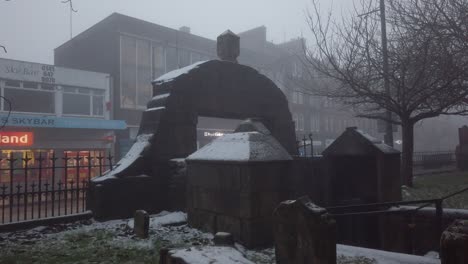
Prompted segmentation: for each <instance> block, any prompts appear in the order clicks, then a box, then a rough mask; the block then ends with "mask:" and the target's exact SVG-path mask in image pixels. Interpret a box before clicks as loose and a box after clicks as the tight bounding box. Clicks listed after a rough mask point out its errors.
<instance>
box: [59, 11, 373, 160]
mask: <svg viewBox="0 0 468 264" xmlns="http://www.w3.org/2000/svg"><path fill="white" fill-rule="evenodd" d="M266 33H267V32H266V27H264V26H261V27H258V28H254V29H252V30H249V31H246V32H242V33H238V35H239V36H240V37H241V52H240V57H239V58H238V61H239V63H242V64H245V65H249V66H252V67H254V68H255V69H257V70H258V71H259V72H261V73H263V74H265V75H267V76H268V77H270V79H272V80H273V81H275V82H276V84H277V85H278V86H279V87H280V88H281V89H282V90H283V92H284V93H285V94H286V96H287V97H288V99H289V102H290V109H291V112H292V114H293V117H294V120H295V121H296V131H297V136H298V138H302V137H303V136H304V135H308V134H309V133H310V132H313V133H314V135H313V136H314V141H316V142H315V143H316V144H317V150H320V149H321V148H323V147H324V146H325V145H326V144H329V143H330V142H331V141H332V140H333V139H334V138H336V136H337V135H338V134H339V133H340V132H342V131H343V130H344V128H345V127H346V126H355V125H357V126H359V127H360V128H363V129H365V130H367V131H369V132H370V133H371V134H374V133H373V132H374V131H375V129H376V125H375V124H374V123H372V122H369V121H364V120H358V119H353V118H349V117H348V116H347V115H345V114H344V113H342V112H340V111H337V107H336V105H334V104H333V103H332V102H330V101H329V100H324V99H322V98H315V97H310V96H309V95H307V94H305V93H302V92H297V91H296V90H297V89H295V88H294V85H292V83H293V82H291V80H292V79H293V78H302V74H303V71H302V67H301V66H302V64H301V63H300V61H299V60H298V59H296V58H297V56H296V55H297V52H298V51H300V49H299V48H300V47H302V41H303V40H302V39H300V38H299V39H295V40H291V41H288V42H285V43H281V44H274V43H272V42H269V41H267V37H266ZM54 58H55V65H57V66H64V67H71V68H76V69H82V70H91V71H99V72H107V73H110V74H111V75H112V76H113V80H114V83H113V87H114V89H113V98H114V99H113V102H112V106H111V107H112V111H113V116H114V118H115V119H122V120H125V121H126V123H127V125H128V129H126V130H124V131H119V132H117V142H116V153H117V156H119V154H120V156H122V155H123V154H124V153H126V151H127V150H128V148H129V147H130V146H131V144H132V142H133V140H134V138H135V136H136V134H137V132H138V126H139V124H140V118H141V113H142V111H143V110H144V109H145V108H146V103H147V102H148V101H149V99H151V97H152V91H151V81H152V80H154V79H156V78H157V77H159V76H161V75H162V74H164V73H166V72H169V71H172V70H174V69H178V68H182V67H184V66H187V65H190V64H192V63H195V62H197V61H202V60H210V59H215V58H216V41H215V40H211V39H207V38H204V37H200V36H197V35H194V34H191V32H190V28H188V27H182V28H180V29H179V30H175V29H171V28H167V27H164V26H161V25H157V24H153V23H150V22H146V21H143V20H139V19H136V18H132V17H128V16H125V15H122V14H118V13H113V14H112V15H110V16H108V17H107V18H105V19H103V20H102V21H100V22H98V23H97V24H95V25H94V26H92V27H91V28H89V29H87V30H86V31H84V32H82V33H81V34H79V35H77V36H76V37H74V38H73V39H71V40H69V41H67V42H66V43H64V44H63V45H61V46H59V47H57V48H56V49H55V56H54ZM198 123H199V128H198V129H199V138H200V140H199V141H200V144H201V145H203V144H205V143H206V142H208V141H209V139H205V138H204V137H216V136H219V135H221V134H223V133H227V132H230V131H232V129H233V128H234V127H235V125H237V123H238V121H237V120H231V121H229V120H228V121H226V120H224V121H221V120H219V119H216V118H213V117H207V118H201V119H199V122H198ZM319 145H320V146H319Z"/></svg>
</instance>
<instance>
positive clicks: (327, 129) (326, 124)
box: [324, 117, 330, 132]
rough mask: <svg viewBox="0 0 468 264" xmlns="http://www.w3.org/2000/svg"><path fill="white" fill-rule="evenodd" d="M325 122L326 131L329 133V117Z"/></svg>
mask: <svg viewBox="0 0 468 264" xmlns="http://www.w3.org/2000/svg"><path fill="white" fill-rule="evenodd" d="M324 122H325V125H324V127H325V131H327V132H328V131H330V129H329V126H328V117H325V118H324Z"/></svg>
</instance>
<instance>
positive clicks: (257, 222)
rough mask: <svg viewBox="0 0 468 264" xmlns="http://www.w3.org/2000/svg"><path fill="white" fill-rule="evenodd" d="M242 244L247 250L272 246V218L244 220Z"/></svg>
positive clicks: (242, 224)
mask: <svg viewBox="0 0 468 264" xmlns="http://www.w3.org/2000/svg"><path fill="white" fill-rule="evenodd" d="M240 242H241V244H242V245H244V246H245V247H247V248H256V247H265V246H270V245H271V244H272V243H273V227H272V218H271V217H266V218H256V219H242V222H241V233H240Z"/></svg>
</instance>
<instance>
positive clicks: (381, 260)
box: [336, 244, 440, 264]
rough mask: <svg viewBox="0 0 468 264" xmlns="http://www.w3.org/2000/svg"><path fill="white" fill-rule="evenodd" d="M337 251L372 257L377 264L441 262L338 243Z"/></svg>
mask: <svg viewBox="0 0 468 264" xmlns="http://www.w3.org/2000/svg"><path fill="white" fill-rule="evenodd" d="M336 252H337V255H344V256H348V257H366V258H371V259H374V260H375V261H376V264H440V260H438V259H433V258H427V257H421V256H416V255H408V254H401V253H394V252H388V251H382V250H375V249H368V248H361V247H353V246H346V245H339V244H338V245H336Z"/></svg>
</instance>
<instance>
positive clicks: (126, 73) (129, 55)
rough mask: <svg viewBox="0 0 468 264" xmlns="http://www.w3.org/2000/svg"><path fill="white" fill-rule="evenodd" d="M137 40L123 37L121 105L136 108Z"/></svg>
mask: <svg viewBox="0 0 468 264" xmlns="http://www.w3.org/2000/svg"><path fill="white" fill-rule="evenodd" d="M136 48H137V47H136V39H133V38H130V37H126V36H122V37H121V55H120V57H121V66H120V78H121V80H120V86H121V87H120V94H121V96H120V101H121V102H120V104H121V107H122V108H136V78H137V77H136V67H135V66H136Z"/></svg>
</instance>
